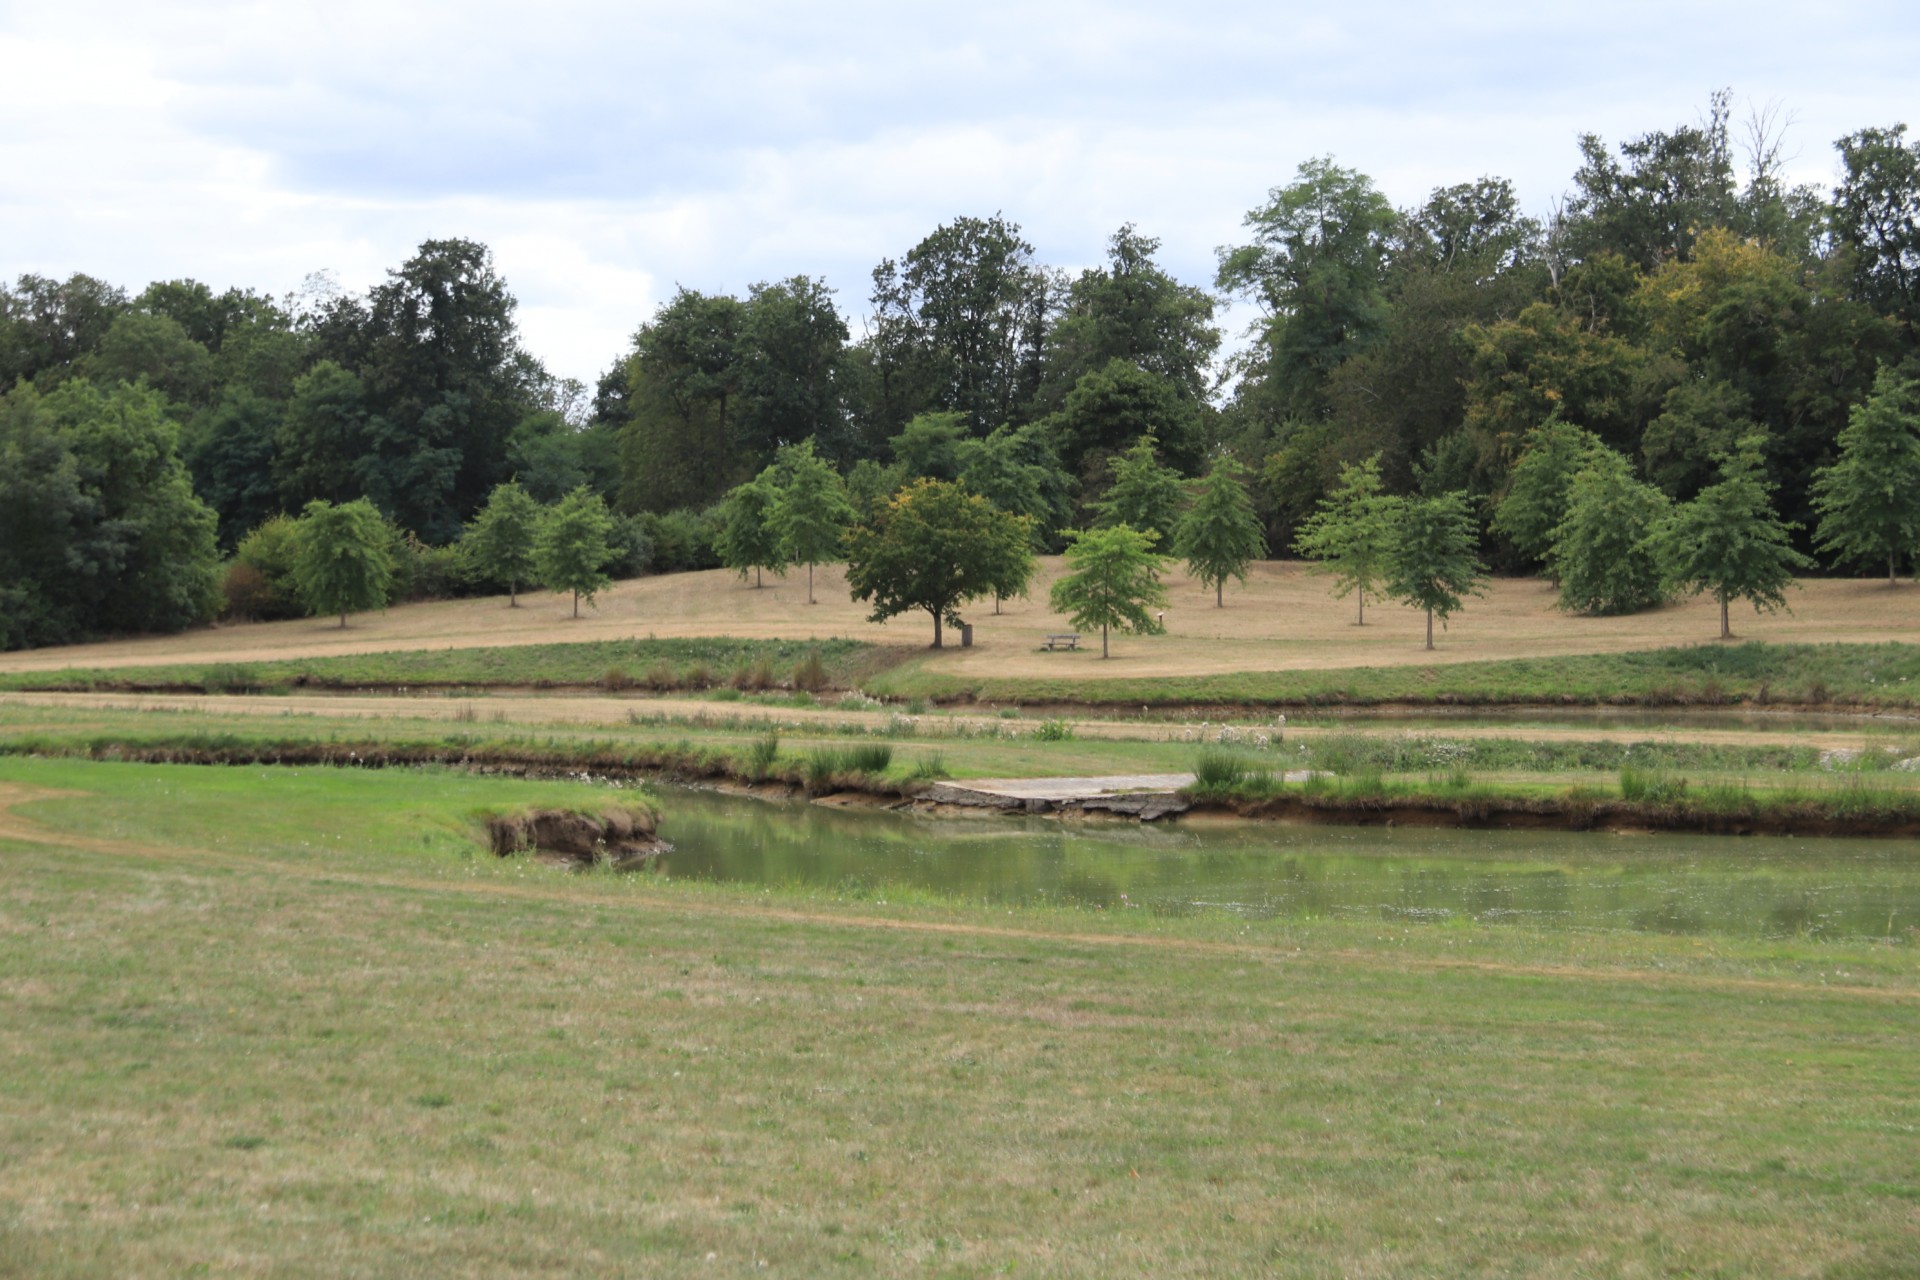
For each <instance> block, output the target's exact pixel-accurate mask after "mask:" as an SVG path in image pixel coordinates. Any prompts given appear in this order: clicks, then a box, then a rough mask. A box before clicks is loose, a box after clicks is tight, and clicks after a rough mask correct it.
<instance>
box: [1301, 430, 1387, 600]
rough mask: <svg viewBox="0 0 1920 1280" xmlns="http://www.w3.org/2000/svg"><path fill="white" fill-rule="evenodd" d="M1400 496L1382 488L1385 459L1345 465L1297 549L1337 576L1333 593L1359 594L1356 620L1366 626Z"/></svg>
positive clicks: (1309, 520) (1305, 528)
mask: <svg viewBox="0 0 1920 1280" xmlns="http://www.w3.org/2000/svg"><path fill="white" fill-rule="evenodd" d="M1399 505H1400V503H1399V499H1397V498H1392V497H1389V496H1388V495H1387V494H1385V493H1383V492H1382V491H1381V485H1380V462H1379V460H1378V459H1377V458H1369V459H1367V460H1366V461H1365V462H1363V463H1361V464H1360V465H1358V466H1343V467H1341V468H1340V483H1339V485H1338V486H1337V487H1336V488H1335V489H1334V491H1333V492H1332V493H1330V494H1328V495H1327V496H1326V498H1324V499H1323V500H1322V501H1321V503H1320V506H1319V509H1318V510H1316V511H1315V512H1314V513H1313V515H1311V516H1309V517H1308V518H1307V519H1306V520H1305V521H1303V522H1302V523H1301V526H1300V533H1299V536H1298V537H1296V538H1295V539H1294V544H1293V545H1294V548H1295V550H1297V551H1299V553H1300V554H1301V555H1303V556H1306V557H1308V558H1309V559H1310V560H1312V561H1314V564H1313V566H1312V568H1313V571H1314V572H1315V573H1325V574H1330V575H1332V577H1333V594H1334V595H1335V596H1336V597H1338V596H1344V595H1346V594H1347V593H1348V592H1352V593H1354V596H1355V610H1354V619H1353V620H1354V623H1355V625H1357V626H1365V625H1366V621H1367V593H1368V592H1370V591H1373V590H1374V587H1375V584H1377V583H1378V582H1379V581H1380V579H1381V578H1382V577H1383V576H1384V575H1385V574H1386V571H1387V569H1386V566H1387V552H1388V549H1389V547H1390V546H1391V545H1392V541H1393V531H1394V520H1395V517H1396V515H1397V514H1398V510H1399Z"/></svg>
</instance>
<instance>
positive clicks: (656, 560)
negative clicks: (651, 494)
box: [633, 507, 720, 573]
mask: <svg viewBox="0 0 1920 1280" xmlns="http://www.w3.org/2000/svg"><path fill="white" fill-rule="evenodd" d="M633 520H634V528H633V534H634V535H635V536H637V537H639V538H640V539H643V540H644V541H645V542H646V544H647V545H648V546H650V547H651V549H652V553H651V554H652V558H651V563H650V565H649V566H648V567H649V568H651V569H652V570H653V572H655V573H688V572H691V571H694V570H697V569H717V568H719V567H720V555H719V552H718V551H717V550H715V545H716V543H717V542H718V541H719V536H720V513H719V511H718V510H717V509H716V508H713V507H708V508H706V509H704V510H695V509H693V508H691V507H676V508H675V509H674V510H672V511H665V512H659V513H655V512H651V511H646V512H642V513H641V514H640V515H638V516H636V517H634V518H633Z"/></svg>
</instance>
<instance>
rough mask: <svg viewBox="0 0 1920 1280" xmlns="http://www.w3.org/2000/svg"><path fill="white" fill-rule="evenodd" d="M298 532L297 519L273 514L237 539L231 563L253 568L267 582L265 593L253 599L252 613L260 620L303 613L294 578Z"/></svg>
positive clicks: (296, 615)
mask: <svg viewBox="0 0 1920 1280" xmlns="http://www.w3.org/2000/svg"><path fill="white" fill-rule="evenodd" d="M299 531H300V522H299V521H298V520H295V519H293V518H292V517H290V516H274V517H273V518H271V519H269V520H264V521H262V522H261V523H260V524H259V525H258V526H257V527H256V528H255V529H254V530H253V532H251V533H249V534H248V535H247V536H246V537H244V538H242V539H240V545H239V546H238V547H237V548H235V550H234V553H233V562H234V564H235V565H246V566H247V567H248V568H251V569H253V570H254V571H255V572H256V573H258V574H259V575H260V577H261V578H262V579H264V580H265V583H266V586H265V590H264V592H259V593H257V594H256V595H255V596H254V597H253V599H252V604H253V608H254V613H253V615H252V616H254V617H256V618H260V619H262V620H270V619H274V618H299V617H304V616H306V612H307V610H306V607H305V606H304V605H303V604H301V602H300V589H299V588H298V587H297V586H295V585H294V580H293V565H294V561H295V560H296V559H298V557H299V542H298V539H299Z"/></svg>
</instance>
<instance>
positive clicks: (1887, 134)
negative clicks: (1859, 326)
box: [1833, 124, 1920, 329]
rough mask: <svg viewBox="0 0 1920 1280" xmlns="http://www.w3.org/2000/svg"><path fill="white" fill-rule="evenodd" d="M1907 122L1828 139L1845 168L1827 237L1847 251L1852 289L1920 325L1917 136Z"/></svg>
mask: <svg viewBox="0 0 1920 1280" xmlns="http://www.w3.org/2000/svg"><path fill="white" fill-rule="evenodd" d="M1906 135H1907V126H1906V125H1904V124H1896V125H1894V126H1893V127H1892V128H1888V129H1861V130H1859V131H1858V132H1856V133H1850V134H1848V135H1847V136H1846V137H1844V138H1842V139H1840V141H1839V142H1837V143H1835V144H1834V145H1835V146H1836V147H1837V148H1838V149H1839V151H1840V161H1841V164H1842V165H1843V166H1844V167H1845V170H1846V173H1845V176H1843V177H1842V178H1841V180H1840V185H1839V186H1838V187H1836V188H1834V192H1833V236H1834V239H1836V240H1837V241H1839V242H1840V243H1841V244H1842V245H1844V246H1845V247H1846V248H1847V250H1848V258H1849V261H1850V263H1851V266H1852V269H1853V292H1854V296H1855V297H1857V298H1859V299H1861V300H1862V301H1864V302H1866V303H1868V304H1870V305H1871V306H1873V307H1874V308H1875V309H1876V310H1879V311H1881V312H1882V313H1884V314H1889V315H1897V316H1899V317H1901V318H1902V319H1904V320H1905V321H1906V322H1907V324H1908V326H1909V328H1910V329H1911V328H1913V327H1920V142H1908V141H1907V140H1906Z"/></svg>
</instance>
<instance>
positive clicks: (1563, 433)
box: [1493, 416, 1600, 579]
mask: <svg viewBox="0 0 1920 1280" xmlns="http://www.w3.org/2000/svg"><path fill="white" fill-rule="evenodd" d="M1598 447H1600V437H1599V436H1596V435H1594V434H1593V432H1591V431H1588V430H1586V429H1585V428H1583V427H1576V426H1574V425H1573V424H1572V423H1571V422H1563V421H1561V420H1560V418H1559V417H1558V416H1555V417H1551V418H1548V419H1547V420H1546V421H1545V422H1543V423H1541V424H1540V425H1539V426H1537V427H1535V428H1534V429H1533V430H1531V431H1529V432H1527V435H1526V443H1525V445H1524V446H1523V452H1522V453H1521V454H1520V458H1519V460H1518V461H1517V462H1515V463H1514V464H1513V470H1512V471H1511V472H1509V473H1508V478H1507V496H1506V497H1504V498H1502V499H1501V500H1500V505H1499V506H1498V507H1496V508H1495V509H1494V513H1493V528H1494V531H1495V532H1496V533H1500V534H1503V535H1504V536H1505V537H1506V539H1507V541H1508V542H1511V543H1512V544H1513V549H1514V550H1515V551H1518V552H1519V553H1520V554H1521V555H1523V556H1525V557H1526V558H1527V559H1529V560H1535V561H1544V562H1547V564H1548V568H1549V570H1550V571H1551V572H1552V573H1553V574H1554V575H1555V578H1556V579H1557V578H1558V576H1559V570H1558V569H1555V568H1553V565H1552V554H1551V553H1552V551H1553V540H1554V530H1556V529H1558V528H1559V527H1560V522H1561V521H1562V520H1563V519H1565V518H1566V514H1567V496H1568V492H1569V487H1570V486H1571V485H1572V484H1573V477H1574V476H1575V475H1576V474H1577V473H1578V472H1579V471H1580V469H1581V467H1583V466H1584V465H1585V464H1586V460H1587V455H1588V454H1589V453H1590V452H1592V451H1593V450H1594V449H1596V448H1598Z"/></svg>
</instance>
